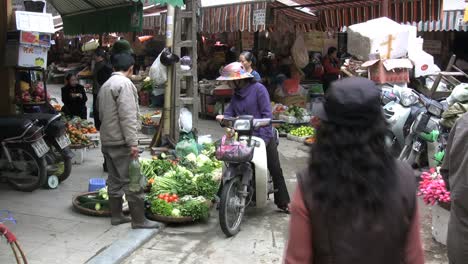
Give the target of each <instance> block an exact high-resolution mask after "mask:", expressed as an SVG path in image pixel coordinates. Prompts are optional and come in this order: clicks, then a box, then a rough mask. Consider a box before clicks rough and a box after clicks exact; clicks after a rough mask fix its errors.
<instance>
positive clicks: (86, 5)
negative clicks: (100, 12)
mask: <svg viewBox="0 0 468 264" xmlns="http://www.w3.org/2000/svg"><path fill="white" fill-rule="evenodd" d="M48 2H49V3H50V4H51V5H53V6H54V7H55V9H56V10H57V11H58V12H59V13H60V14H61V15H62V16H66V15H72V14H76V13H80V12H88V11H95V10H97V9H102V8H107V7H116V6H122V5H126V4H131V3H133V1H128V0H48Z"/></svg>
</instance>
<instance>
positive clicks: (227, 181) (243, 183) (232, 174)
mask: <svg viewBox="0 0 468 264" xmlns="http://www.w3.org/2000/svg"><path fill="white" fill-rule="evenodd" d="M276 123H278V124H279V123H283V121H273V120H271V119H269V118H267V119H254V118H253V117H252V116H240V117H238V118H224V120H223V121H221V124H222V126H226V127H227V128H228V130H229V131H230V132H229V133H228V134H230V137H231V138H235V137H238V140H235V141H234V142H236V143H235V144H234V145H233V144H231V145H229V144H226V142H221V144H220V145H219V146H218V147H217V151H216V156H217V158H218V159H219V160H222V161H224V163H225V170H224V171H223V178H222V185H221V197H220V202H219V222H220V225H221V229H222V230H223V232H224V234H225V235H226V236H227V237H231V236H234V235H236V234H237V233H238V232H239V230H240V225H241V222H242V219H243V217H244V213H245V209H246V208H247V207H248V206H249V205H253V206H255V207H256V208H262V207H265V206H266V204H267V200H268V197H269V195H270V194H272V193H273V192H274V189H273V184H272V183H273V182H272V179H271V176H270V175H269V173H268V168H267V153H266V145H265V142H264V141H263V140H262V139H261V138H259V137H255V136H253V131H254V130H256V129H258V128H260V127H266V126H270V125H271V124H276ZM223 140H225V138H223ZM228 140H229V139H228Z"/></svg>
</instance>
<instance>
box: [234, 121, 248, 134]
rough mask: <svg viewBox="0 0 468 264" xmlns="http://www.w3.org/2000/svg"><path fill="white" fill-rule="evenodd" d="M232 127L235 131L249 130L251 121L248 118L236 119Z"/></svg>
mask: <svg viewBox="0 0 468 264" xmlns="http://www.w3.org/2000/svg"><path fill="white" fill-rule="evenodd" d="M233 128H234V129H235V130H236V131H249V130H250V129H251V122H250V120H243V119H240V120H236V121H235V122H234V126H233Z"/></svg>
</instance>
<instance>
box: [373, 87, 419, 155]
mask: <svg viewBox="0 0 468 264" xmlns="http://www.w3.org/2000/svg"><path fill="white" fill-rule="evenodd" d="M381 100H382V104H383V105H384V106H383V111H384V115H385V118H386V119H387V122H388V123H389V126H390V130H389V132H388V137H387V145H388V147H389V148H390V149H391V150H392V152H393V154H394V155H395V156H396V157H398V155H399V154H400V152H401V150H402V149H403V147H404V145H405V138H406V137H407V136H408V134H409V133H410V127H411V124H412V123H413V121H414V120H415V118H416V117H417V116H418V115H419V114H420V113H421V111H422V110H423V109H424V107H423V106H422V105H420V104H418V95H417V94H416V93H415V92H414V91H413V90H412V89H409V88H400V89H394V88H390V89H388V88H383V89H382V98H381Z"/></svg>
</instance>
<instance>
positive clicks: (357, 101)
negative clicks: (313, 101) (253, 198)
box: [285, 78, 424, 264]
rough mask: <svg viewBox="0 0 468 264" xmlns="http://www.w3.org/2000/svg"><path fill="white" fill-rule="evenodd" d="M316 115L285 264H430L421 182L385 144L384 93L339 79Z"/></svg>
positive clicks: (353, 80)
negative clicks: (421, 230) (420, 206)
mask: <svg viewBox="0 0 468 264" xmlns="http://www.w3.org/2000/svg"><path fill="white" fill-rule="evenodd" d="M313 112H314V114H315V115H316V116H318V117H319V118H320V119H321V123H320V125H319V127H318V128H317V141H316V144H315V145H314V146H313V148H312V150H311V156H310V163H309V168H308V170H307V171H306V172H304V173H301V174H300V175H299V176H298V187H297V190H296V192H295V194H294V197H293V201H292V202H291V205H290V210H291V220H290V221H291V222H290V237H289V241H288V245H287V249H286V254H285V263H288V264H299V263H308V264H310V263H313V264H322V263H334V264H342V263H343V264H345V263H346V264H349V263H359V264H366V263H369V264H371V263H372V264H376V263H379V264H387V263H388V264H400V263H405V264H423V263H424V258H423V251H422V246H421V240H420V235H419V222H418V221H419V217H418V210H417V201H416V195H415V191H416V182H415V178H414V174H413V172H412V170H411V168H410V167H409V166H408V165H406V164H403V163H400V162H398V161H397V160H395V159H394V158H393V157H392V155H391V154H390V152H389V150H388V149H387V147H386V145H385V134H386V131H387V124H386V120H385V118H384V116H383V114H382V110H381V108H380V89H378V88H377V87H376V86H375V84H374V83H373V82H372V81H370V80H368V79H365V78H347V79H343V80H339V81H336V82H334V83H333V84H332V85H331V87H330V90H329V92H328V93H327V95H326V101H325V103H324V104H323V105H318V106H317V107H315V108H314V110H313Z"/></svg>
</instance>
